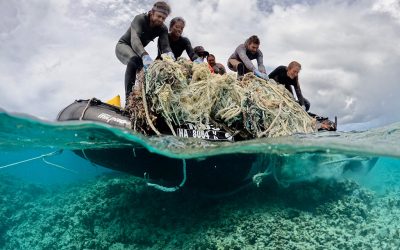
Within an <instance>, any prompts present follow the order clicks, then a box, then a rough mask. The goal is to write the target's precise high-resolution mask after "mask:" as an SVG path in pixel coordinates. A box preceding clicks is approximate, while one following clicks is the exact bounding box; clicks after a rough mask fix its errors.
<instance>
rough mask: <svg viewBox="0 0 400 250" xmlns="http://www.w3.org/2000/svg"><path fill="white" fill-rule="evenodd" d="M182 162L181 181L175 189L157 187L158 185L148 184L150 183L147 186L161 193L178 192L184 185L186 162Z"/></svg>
mask: <svg viewBox="0 0 400 250" xmlns="http://www.w3.org/2000/svg"><path fill="white" fill-rule="evenodd" d="M182 162H183V166H182V169H183V179H182V182H181V184H179V186H176V187H164V186H161V185H158V184H155V183H150V182H148V183H147V186H150V187H153V188H155V189H158V190H160V191H163V192H175V191H177V190H179V189H180V188H181V187H183V185H185V182H186V160H185V159H183V160H182Z"/></svg>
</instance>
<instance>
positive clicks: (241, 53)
mask: <svg viewBox="0 0 400 250" xmlns="http://www.w3.org/2000/svg"><path fill="white" fill-rule="evenodd" d="M236 52H237V54H238V55H239V58H240V60H241V61H242V62H243V63H244V65H245V66H246V68H247V69H248V70H250V71H255V70H256V67H254V65H253V63H252V62H251V60H250V58H249V57H248V56H247V55H246V47H245V46H244V45H243V44H242V45H240V46H239V47H237V48H236Z"/></svg>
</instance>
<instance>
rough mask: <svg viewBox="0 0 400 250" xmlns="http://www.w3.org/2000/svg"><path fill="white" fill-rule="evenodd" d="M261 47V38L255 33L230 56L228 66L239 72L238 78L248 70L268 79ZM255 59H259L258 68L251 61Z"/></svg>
mask: <svg viewBox="0 0 400 250" xmlns="http://www.w3.org/2000/svg"><path fill="white" fill-rule="evenodd" d="M259 47H260V39H259V38H258V37H257V36H255V35H253V36H251V37H249V38H248V39H247V40H246V41H245V43H244V44H240V45H239V46H238V47H237V48H236V50H235V52H233V54H232V55H231V56H230V57H229V59H228V68H229V69H230V70H232V71H235V72H237V73H238V79H240V78H241V77H243V75H244V74H246V73H248V72H253V73H254V74H255V75H256V76H258V77H260V78H262V79H264V80H268V76H267V74H266V70H265V66H264V62H263V54H262V52H261V50H260V49H259ZM254 59H257V65H258V67H257V68H256V67H255V66H254V65H253V63H252V62H251V60H254Z"/></svg>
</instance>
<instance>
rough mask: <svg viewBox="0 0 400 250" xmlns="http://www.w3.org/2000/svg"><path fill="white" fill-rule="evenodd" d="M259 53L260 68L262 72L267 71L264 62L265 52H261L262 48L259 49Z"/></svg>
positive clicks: (258, 62) (258, 63)
mask: <svg viewBox="0 0 400 250" xmlns="http://www.w3.org/2000/svg"><path fill="white" fill-rule="evenodd" d="M257 53H258V56H257V65H258V70H259V71H260V72H261V73H267V71H266V70H265V66H264V62H263V53H262V52H261V50H258V51H257Z"/></svg>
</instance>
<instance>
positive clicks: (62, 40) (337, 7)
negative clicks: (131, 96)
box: [0, 0, 400, 126]
mask: <svg viewBox="0 0 400 250" xmlns="http://www.w3.org/2000/svg"><path fill="white" fill-rule="evenodd" d="M152 3H153V1H144V2H143V1H139V0H130V1H117V0H101V1H98V0H80V1H79V0H78V1H76V0H63V1H50V0H34V1H22V0H16V1H2V2H0V53H1V57H0V107H2V108H4V109H6V110H9V111H17V112H25V113H30V114H33V115H37V116H42V117H47V118H48V119H54V117H55V116H56V114H57V112H58V111H59V110H60V109H61V108H63V107H64V106H65V105H67V104H68V103H70V102H72V101H73V100H75V99H78V98H90V97H93V96H96V97H98V98H101V99H103V100H104V99H107V98H111V97H112V96H113V95H115V94H117V93H119V94H121V95H122V96H123V95H124V94H123V91H124V87H123V79H124V71H125V66H124V65H122V64H121V63H120V62H119V61H118V60H117V59H116V57H115V54H114V46H115V44H116V42H117V41H118V39H119V37H120V36H121V35H122V34H123V33H124V32H125V31H126V29H127V28H128V27H129V24H130V22H131V20H132V19H133V17H134V16H135V15H136V14H139V13H143V12H145V11H147V10H148V9H150V7H151V5H152ZM170 3H171V6H172V15H171V17H174V16H183V17H184V18H185V19H186V22H187V25H186V28H185V31H184V35H185V36H188V37H189V38H190V39H191V41H192V44H193V45H194V46H196V45H203V46H204V47H205V48H206V49H207V50H209V51H210V52H211V53H213V54H215V55H216V58H217V61H219V62H221V63H223V64H226V61H227V59H228V57H229V56H230V54H231V53H232V52H233V50H234V49H235V48H236V46H237V45H238V44H240V43H242V42H244V40H245V39H246V38H247V37H248V36H250V35H253V34H257V35H258V36H259V37H260V39H261V49H262V51H263V53H264V61H265V64H266V66H267V69H268V70H269V71H271V70H273V69H274V68H275V67H277V66H279V65H282V64H287V63H289V62H290V61H291V60H297V61H299V62H300V63H301V64H302V66H303V69H302V72H301V74H300V80H301V85H302V88H303V94H304V95H305V96H306V97H307V98H308V99H309V100H310V101H311V105H312V110H311V111H313V112H315V113H318V114H321V115H326V116H330V117H333V116H334V115H338V118H339V122H341V123H342V124H343V123H344V124H356V123H365V124H373V125H378V126H379V125H382V124H385V123H389V122H394V121H399V120H400V112H398V110H399V109H400V102H398V100H397V98H396V96H397V94H396V93H397V91H399V89H400V87H399V84H398V76H397V73H396V72H397V71H398V65H400V45H399V43H398V41H399V38H400V16H399V14H398V13H400V11H399V10H400V7H399V3H398V1H394V0H393V1H391V0H388V1H383V0H377V1H352V2H348V1H339V0H337V1H329V2H327V1H297V3H292V1H273V0H271V1H256V0H250V1H239V0H237V1H232V0H208V1H194V0H190V1H189V0H171V1H170ZM171 17H170V18H171ZM170 18H169V19H168V20H170ZM146 49H147V50H148V51H149V52H150V54H151V55H153V57H154V56H155V54H156V48H155V43H152V44H150V45H149V46H148V47H147V48H146Z"/></svg>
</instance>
